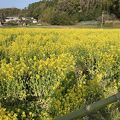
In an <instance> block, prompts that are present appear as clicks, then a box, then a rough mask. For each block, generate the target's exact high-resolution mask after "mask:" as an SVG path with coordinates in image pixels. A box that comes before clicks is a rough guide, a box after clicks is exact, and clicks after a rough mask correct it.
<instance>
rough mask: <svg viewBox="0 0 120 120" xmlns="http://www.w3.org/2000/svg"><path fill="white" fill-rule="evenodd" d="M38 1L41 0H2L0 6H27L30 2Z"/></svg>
mask: <svg viewBox="0 0 120 120" xmlns="http://www.w3.org/2000/svg"><path fill="white" fill-rule="evenodd" d="M37 1H40V0H0V8H11V7H17V8H24V7H27V6H28V5H29V4H30V3H33V2H37Z"/></svg>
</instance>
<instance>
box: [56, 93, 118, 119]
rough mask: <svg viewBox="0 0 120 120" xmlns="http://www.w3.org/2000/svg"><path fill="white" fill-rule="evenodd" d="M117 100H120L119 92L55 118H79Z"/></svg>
mask: <svg viewBox="0 0 120 120" xmlns="http://www.w3.org/2000/svg"><path fill="white" fill-rule="evenodd" d="M119 100H120V93H117V94H115V95H113V96H110V97H108V98H106V99H103V100H100V101H98V102H95V103H93V104H91V105H88V106H86V107H84V108H82V109H80V110H76V111H73V112H71V113H69V114H67V115H65V116H63V117H60V118H57V119H56V120H72V119H77V118H81V117H84V116H86V115H89V114H90V113H92V112H95V111H97V110H99V109H101V108H103V107H105V106H107V105H109V104H111V103H114V102H117V101H119Z"/></svg>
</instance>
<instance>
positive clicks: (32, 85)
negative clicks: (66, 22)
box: [0, 28, 120, 120]
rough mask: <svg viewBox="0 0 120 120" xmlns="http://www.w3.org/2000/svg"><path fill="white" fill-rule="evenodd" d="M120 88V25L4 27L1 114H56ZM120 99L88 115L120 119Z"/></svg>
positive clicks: (50, 117) (32, 119)
mask: <svg viewBox="0 0 120 120" xmlns="http://www.w3.org/2000/svg"><path fill="white" fill-rule="evenodd" d="M118 92H120V29H74V28H72V29H67V28H62V29H48V28H0V120H54V119H55V118H56V117H58V116H62V115H65V114H66V113H69V112H71V111H74V110H77V109H79V108H81V107H83V106H85V105H88V104H91V103H93V102H96V101H98V100H101V99H103V98H106V97H108V96H110V95H113V94H115V93H118ZM119 106H120V103H119V102H118V103H115V104H112V105H109V106H108V107H106V108H104V109H101V110H100V111H98V112H97V113H94V114H92V115H90V116H86V117H84V118H83V120H90V118H91V119H92V120H120V112H119V111H120V108H119Z"/></svg>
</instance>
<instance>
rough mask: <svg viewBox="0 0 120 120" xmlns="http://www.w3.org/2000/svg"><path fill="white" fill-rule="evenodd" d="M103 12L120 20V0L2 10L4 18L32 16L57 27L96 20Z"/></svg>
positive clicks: (48, 0) (45, 1)
mask: <svg viewBox="0 0 120 120" xmlns="http://www.w3.org/2000/svg"><path fill="white" fill-rule="evenodd" d="M102 11H107V12H108V13H109V14H114V15H116V17H117V18H120V0H41V1H39V2H35V3H32V4H30V5H29V6H28V7H27V8H24V9H22V10H20V9H17V8H7V9H1V10H0V13H2V14H4V16H16V15H19V16H32V17H34V18H36V19H38V20H40V21H41V22H44V23H48V24H56V25H64V24H65V25H66V24H75V23H77V22H80V21H86V20H95V19H97V18H98V17H99V16H101V13H102Z"/></svg>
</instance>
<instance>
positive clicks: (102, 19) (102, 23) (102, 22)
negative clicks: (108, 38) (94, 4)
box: [101, 11, 104, 28]
mask: <svg viewBox="0 0 120 120" xmlns="http://www.w3.org/2000/svg"><path fill="white" fill-rule="evenodd" d="M101 17H102V18H101V28H102V27H103V25H104V11H102V16H101Z"/></svg>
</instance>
